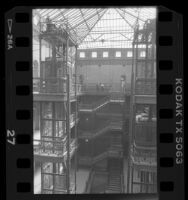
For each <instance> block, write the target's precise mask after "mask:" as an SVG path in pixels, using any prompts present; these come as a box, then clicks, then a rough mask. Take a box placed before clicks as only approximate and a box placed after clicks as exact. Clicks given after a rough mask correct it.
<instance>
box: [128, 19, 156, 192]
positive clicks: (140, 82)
mask: <svg viewBox="0 0 188 200" xmlns="http://www.w3.org/2000/svg"><path fill="white" fill-rule="evenodd" d="M139 47H142V48H143V49H142V51H141V52H140V51H138V49H139ZM155 59H156V50H155V21H154V20H148V21H146V23H145V24H144V26H143V28H140V27H139V25H138V26H137V27H136V28H135V34H134V40H133V69H132V96H131V104H130V111H131V113H132V115H131V118H130V125H129V126H130V127H129V130H130V134H129V136H130V137H129V141H130V146H129V172H128V182H129V183H130V184H129V185H128V186H129V192H131V193H132V192H136V193H140V192H141V193H153V192H157V180H156V174H157V164H156V137H157V136H156V112H155V106H156V105H155V102H152V100H151V101H150V104H146V103H145V98H147V99H148V98H150V97H151V98H153V96H156V69H155V68H156V64H155ZM137 96H142V97H143V98H142V100H140V102H135V98H136V97H137Z"/></svg>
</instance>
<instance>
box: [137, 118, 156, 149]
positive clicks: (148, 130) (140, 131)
mask: <svg viewBox="0 0 188 200" xmlns="http://www.w3.org/2000/svg"><path fill="white" fill-rule="evenodd" d="M156 134H157V133H156V123H155V122H150V123H149V122H142V123H136V124H135V138H134V139H135V143H136V144H137V145H141V146H156V137H157V135H156Z"/></svg>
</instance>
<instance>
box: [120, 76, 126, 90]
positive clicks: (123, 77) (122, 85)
mask: <svg viewBox="0 0 188 200" xmlns="http://www.w3.org/2000/svg"><path fill="white" fill-rule="evenodd" d="M125 85H126V76H125V75H122V76H121V92H125Z"/></svg>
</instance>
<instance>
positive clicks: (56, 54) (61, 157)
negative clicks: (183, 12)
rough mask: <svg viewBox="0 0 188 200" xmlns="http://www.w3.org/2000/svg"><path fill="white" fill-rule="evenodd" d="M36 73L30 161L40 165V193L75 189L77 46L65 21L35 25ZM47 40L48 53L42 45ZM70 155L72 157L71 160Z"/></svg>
mask: <svg viewBox="0 0 188 200" xmlns="http://www.w3.org/2000/svg"><path fill="white" fill-rule="evenodd" d="M39 27H40V30H39V33H40V34H39V38H38V42H39V44H38V45H39V64H40V73H39V76H34V77H33V96H34V106H33V108H34V122H33V128H34V163H36V162H38V163H40V167H41V193H42V194H50V193H52V194H64V193H74V192H75V187H76V184H75V179H76V151H77V132H76V128H75V126H76V124H77V121H78V118H77V95H78V94H79V93H81V84H79V83H78V82H77V77H76V67H75V59H76V52H77V46H76V44H75V43H74V41H73V40H72V39H71V37H70V35H69V33H68V29H67V28H66V24H64V26H63V27H56V25H55V24H53V23H52V22H51V21H50V19H49V18H46V21H44V22H40V24H39ZM44 41H47V42H48V44H49V54H48V55H46V53H45V52H43V51H45V48H43V46H42V44H43V42H44ZM73 158H74V160H73Z"/></svg>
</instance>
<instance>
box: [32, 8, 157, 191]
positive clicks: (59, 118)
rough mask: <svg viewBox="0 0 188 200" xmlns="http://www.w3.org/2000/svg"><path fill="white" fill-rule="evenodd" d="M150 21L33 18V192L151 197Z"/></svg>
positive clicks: (99, 16) (87, 15) (137, 13)
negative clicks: (147, 194)
mask: <svg viewBox="0 0 188 200" xmlns="http://www.w3.org/2000/svg"><path fill="white" fill-rule="evenodd" d="M156 15H157V9H156V8H155V7H129V8H123V7H121V8H62V9H61V8H60V9H34V10H33V155H34V193H35V194H108V193H110V194H113V193H114V194H119V193H123V194H126V193H134V194H137V193H150V194H153V193H157V149H156V148H157V145H156V141H157V140H156V138H157V135H156V123H157V120H156Z"/></svg>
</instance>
